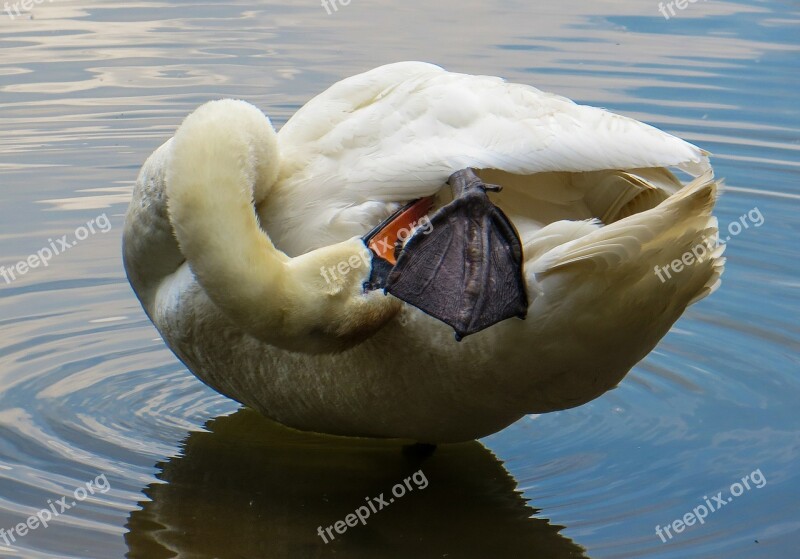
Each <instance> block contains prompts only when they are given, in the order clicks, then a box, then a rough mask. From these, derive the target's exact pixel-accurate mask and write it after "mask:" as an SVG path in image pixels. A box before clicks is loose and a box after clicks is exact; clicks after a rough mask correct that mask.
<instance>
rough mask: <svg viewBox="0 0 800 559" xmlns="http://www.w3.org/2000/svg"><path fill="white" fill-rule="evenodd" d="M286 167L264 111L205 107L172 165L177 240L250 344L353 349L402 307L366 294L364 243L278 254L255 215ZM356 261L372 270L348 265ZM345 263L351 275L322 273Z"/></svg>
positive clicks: (192, 119) (225, 104)
mask: <svg viewBox="0 0 800 559" xmlns="http://www.w3.org/2000/svg"><path fill="white" fill-rule="evenodd" d="M279 168H280V150H279V146H278V138H277V135H276V133H275V130H274V128H273V127H272V125H271V123H270V121H269V119H268V118H267V117H266V116H264V114H263V113H261V111H259V110H258V109H257V108H256V107H254V106H252V105H250V104H248V103H245V102H243V101H234V100H229V99H226V100H221V101H212V102H210V103H206V104H205V105H203V106H201V107H200V108H198V109H197V110H196V111H194V112H193V113H192V114H191V115H189V116H188V117H187V118H186V120H185V121H184V122H183V124H182V125H181V126H180V128H179V129H178V131H177V133H176V134H175V137H174V140H173V142H172V146H171V154H170V157H169V163H168V165H167V171H166V185H167V197H168V206H169V215H170V220H171V223H172V226H173V229H174V232H175V236H176V238H177V240H178V243H179V245H180V249H181V252H182V253H183V255H184V256H185V257H186V260H187V261H188V262H189V266H190V267H191V269H192V271H193V272H194V274H195V276H196V277H197V280H198V282H199V283H200V285H201V286H202V287H203V289H204V290H205V292H206V293H207V294H208V296H209V298H210V299H211V300H212V301H213V302H214V303H215V304H216V305H217V307H219V309H220V310H221V311H222V312H223V313H224V314H225V315H226V316H227V317H228V318H229V319H230V320H232V321H233V322H234V323H235V324H237V325H238V326H239V327H240V328H242V329H243V330H245V331H246V332H248V333H249V334H251V335H252V336H254V337H256V338H258V339H260V340H263V341H264V342H267V343H270V344H273V345H276V346H279V347H283V348H286V349H291V350H296V351H304V352H319V351H337V350H343V349H346V348H348V347H351V346H352V345H353V344H355V343H358V342H359V341H361V340H363V339H364V338H366V337H368V336H370V335H371V334H372V333H374V332H376V331H377V330H378V329H380V327H381V326H383V325H384V324H385V323H386V322H388V321H389V320H391V319H392V318H393V317H394V316H395V314H396V313H397V312H398V311H399V309H400V306H401V303H400V302H399V301H397V300H396V299H393V298H391V297H385V296H384V295H383V294H382V293H376V292H366V291H365V290H364V287H363V285H364V282H365V281H366V280H367V279H368V276H369V273H370V266H371V263H369V262H367V261H366V259H365V254H369V253H366V252H365V251H366V248H365V246H364V243H363V242H362V241H361V239H358V238H354V239H350V240H348V241H345V242H342V243H338V244H335V245H331V246H328V247H323V248H320V249H317V250H315V251H312V252H309V253H307V254H304V255H302V256H299V257H296V258H289V257H288V256H287V255H286V254H284V253H283V252H281V251H280V250H278V249H277V248H276V247H275V245H274V244H273V243H272V241H271V240H270V238H269V236H268V235H267V233H266V232H265V231H264V229H263V228H262V227H261V225H260V223H259V221H258V217H257V215H256V211H255V206H256V205H257V204H259V203H260V202H262V201H263V200H265V199H266V198H267V197H268V196H269V194H270V191H271V190H272V187H273V186H274V184H275V182H276V180H277V176H278V171H279ZM366 258H367V259H369V258H371V257H369V256H367V257H366ZM356 260H358V261H361V262H364V265H363V266H359V267H355V266H351V265H350V264H349V263H350V262H351V261H352V262H356ZM343 262H344V263H348V273H347V274H337V275H336V277H333V278H331V277H330V276H329V277H326V275H325V274H324V273H322V271H324V270H330V269H333V270H336V269H339V268H340V267H341V263H343Z"/></svg>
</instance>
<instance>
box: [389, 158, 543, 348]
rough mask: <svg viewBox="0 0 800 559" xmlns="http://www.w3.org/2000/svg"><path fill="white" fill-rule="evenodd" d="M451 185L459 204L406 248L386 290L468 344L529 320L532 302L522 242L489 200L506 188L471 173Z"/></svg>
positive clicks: (457, 176) (437, 215) (437, 217)
mask: <svg viewBox="0 0 800 559" xmlns="http://www.w3.org/2000/svg"><path fill="white" fill-rule="evenodd" d="M448 182H449V184H450V186H451V187H452V188H453V195H454V199H453V201H452V202H451V203H449V204H447V205H446V206H444V207H443V208H441V209H439V210H438V211H437V212H436V213H435V214H434V215H433V216H432V217H431V220H430V221H431V227H430V228H427V230H426V231H425V232H424V233H423V232H421V231H417V232H416V233H415V234H414V235H413V236H412V237H411V238H410V239H409V240H408V241H407V242H406V244H405V246H404V247H403V248H402V250H401V251H400V254H399V256H398V258H397V264H396V265H395V266H394V267H393V268H392V269H391V271H390V272H389V274H388V277H387V278H386V286H385V289H386V291H387V292H389V293H391V294H392V295H394V296H395V297H397V298H398V299H402V300H403V301H406V302H407V303H409V304H411V305H414V306H415V307H417V308H419V309H421V310H423V311H425V312H426V313H428V314H429V315H431V316H433V317H435V318H438V319H439V320H441V321H442V322H445V323H446V324H449V325H450V326H452V327H453V329H454V330H455V333H456V339H457V340H461V339H462V338H463V337H464V336H468V335H470V334H474V333H475V332H479V331H481V330H483V329H484V328H488V327H489V326H492V325H493V324H496V323H497V322H500V321H501V320H505V319H507V318H511V317H515V316H516V317H520V318H524V317H525V314H526V312H527V309H528V297H527V292H526V289H525V281H524V278H523V274H522V245H521V243H520V240H519V236H518V235H517V232H516V229H514V226H513V225H512V224H511V222H510V221H509V219H508V218H507V217H506V215H505V214H504V213H503V212H502V211H501V210H500V208H498V207H497V206H495V205H494V204H492V202H491V201H490V200H489V197H488V195H487V194H486V191H487V190H493V191H497V190H500V187H498V186H494V185H486V184H484V183H483V181H481V180H480V178H478V176H477V175H476V174H475V173H474V172H473V171H472V170H471V169H464V170H461V171H457V172H456V173H454V174H453V175H452V176H451V177H450V179H449V181H448Z"/></svg>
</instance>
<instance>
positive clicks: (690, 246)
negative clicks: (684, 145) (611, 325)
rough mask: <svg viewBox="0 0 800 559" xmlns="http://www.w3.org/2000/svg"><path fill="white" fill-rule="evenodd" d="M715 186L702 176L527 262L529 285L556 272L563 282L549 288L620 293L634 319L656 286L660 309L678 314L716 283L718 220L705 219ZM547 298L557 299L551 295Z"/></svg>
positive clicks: (720, 264)
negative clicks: (673, 268)
mask: <svg viewBox="0 0 800 559" xmlns="http://www.w3.org/2000/svg"><path fill="white" fill-rule="evenodd" d="M718 187H719V183H718V182H716V181H714V179H713V176H712V174H711V173H710V172H708V173H704V174H703V175H701V176H699V177H697V178H696V179H694V180H693V181H692V182H690V183H689V184H688V185H686V187H684V188H683V189H682V190H681V191H680V192H679V193H677V194H675V195H674V196H671V197H670V198H668V199H667V200H665V201H664V202H662V203H661V204H659V205H658V206H656V207H655V208H652V209H649V210H646V211H643V212H641V213H637V214H634V215H632V216H629V217H628V218H626V219H624V220H622V221H617V222H615V223H612V224H610V225H607V226H605V227H599V228H597V229H595V230H593V231H591V232H589V233H588V234H585V235H584V236H582V237H580V238H577V239H575V240H573V241H569V242H566V243H563V244H559V245H557V246H555V247H554V248H553V249H552V250H550V251H548V252H546V253H545V254H543V255H541V256H539V257H537V258H535V259H534V260H532V261H531V260H528V262H527V263H526V273H527V274H528V281H529V283H530V284H531V285H536V284H539V283H540V282H546V281H547V278H548V277H551V276H559V274H560V275H561V277H562V278H567V279H566V280H564V281H563V282H561V281H559V280H556V282H555V285H558V284H559V283H560V285H561V287H562V288H563V289H565V290H567V291H569V290H575V289H591V290H594V291H595V293H596V294H603V293H617V292H624V293H625V294H626V297H627V299H628V301H629V302H630V303H631V304H632V308H631V309H630V311H631V313H632V314H635V310H634V309H635V305H636V303H637V301H638V298H639V297H640V296H641V299H642V300H644V299H646V297H647V294H649V293H651V290H653V289H656V288H657V289H658V290H659V292H661V293H663V294H664V295H663V301H664V302H665V304H669V305H675V306H676V307H675V308H679V313H678V314H680V312H683V308H684V307H685V306H686V305H687V304H691V303H694V302H696V301H698V300H700V299H702V298H703V297H705V296H706V295H709V294H710V293H712V292H713V291H715V290H716V289H717V287H719V285H720V276H721V275H722V272H723V269H724V264H725V259H724V258H723V257H722V253H723V252H724V249H725V245H724V244H718V243H717V240H718V229H717V220H716V218H715V217H713V216H711V210H712V209H713V207H714V202H715V200H716V197H717V192H718ZM673 262H679V263H680V264H679V267H678V268H677V269H678V270H679V272H676V273H679V275H678V276H677V278H676V277H675V276H673V274H672V273H670V271H669V268H670V265H671V263H673ZM569 278H572V279H569ZM598 282H599V283H602V284H603V285H601V286H599V285H597V283H598ZM621 285H624V286H625V289H620V286H621ZM551 289H552V286H551ZM548 296H551V297H552V298H553V299H555V300H557V299H558V294H557V293H555V292H553V291H551V292H550V293H549V294H548ZM598 296H599V295H598ZM614 312H619V309H617V308H616V307H615V311H614ZM676 318H677V315H676Z"/></svg>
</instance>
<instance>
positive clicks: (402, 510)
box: [126, 409, 586, 559]
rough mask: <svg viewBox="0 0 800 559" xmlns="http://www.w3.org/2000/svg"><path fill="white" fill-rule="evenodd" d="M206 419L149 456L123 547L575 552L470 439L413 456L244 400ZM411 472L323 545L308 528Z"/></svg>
mask: <svg viewBox="0 0 800 559" xmlns="http://www.w3.org/2000/svg"><path fill="white" fill-rule="evenodd" d="M207 428H208V429H209V432H195V433H192V434H191V435H189V437H188V439H187V440H186V442H185V449H184V453H183V455H182V456H179V457H176V458H172V459H170V460H169V461H167V462H165V463H160V464H159V467H160V469H161V470H162V471H161V474H160V475H159V476H158V477H159V478H160V479H161V481H162V482H157V483H154V484H151V485H150V486H148V487H147V489H145V494H146V495H147V497H148V498H149V499H150V500H149V501H145V502H142V503H140V506H141V507H142V509H141V510H136V511H134V512H133V513H131V516H130V518H129V521H128V525H127V528H128V529H129V530H130V532H129V533H128V534H127V535H126V541H127V544H128V548H129V553H128V555H127V557H130V558H132V559H138V558H143V559H145V558H146V559H159V558H167V557H181V558H193V559H195V558H197V559H200V558H204V557H207V558H219V559H227V558H234V557H235V558H244V557H248V558H250V557H258V558H259V559H262V558H263V559H268V558H277V557H328V556H333V555H335V556H339V557H369V558H374V557H403V558H407V557H448V558H451V559H455V558H459V557H476V558H477V557H480V558H484V557H507V558H515V557H547V558H548V559H560V558H566V557H571V558H572V557H586V555H584V552H583V549H582V548H581V547H580V546H578V545H577V544H575V543H574V542H572V541H571V540H570V539H568V538H566V537H564V536H562V535H560V534H559V531H560V530H561V529H562V527H560V526H553V525H551V524H550V523H549V522H548V521H547V520H544V519H540V518H531V516H532V515H533V514H535V513H536V512H537V511H536V510H535V509H533V508H531V507H530V506H529V505H528V504H527V503H526V501H525V499H523V498H522V496H521V495H520V494H519V492H518V491H517V489H516V483H515V481H514V480H513V478H512V477H511V476H510V475H509V474H508V472H507V471H506V470H505V468H504V467H503V465H502V462H500V461H499V460H498V459H497V458H496V457H495V456H494V455H493V454H492V453H491V452H490V451H489V450H488V449H486V448H485V447H484V446H482V445H481V444H480V443H478V442H475V441H473V442H469V443H462V444H455V445H444V446H440V447H439V448H438V449H437V450H436V451H435V452H434V453H433V454H432V455H428V456H422V455H416V456H415V455H411V454H409V453H403V452H402V447H401V446H400V445H399V444H398V443H397V442H392V441H380V440H368V439H343V438H336V437H329V436H324V435H317V434H311V433H303V432H298V431H293V430H290V429H288V428H286V427H283V426H281V425H278V424H276V423H273V422H271V421H269V420H267V419H265V418H263V417H262V416H260V415H258V414H256V413H255V412H252V411H249V410H244V409H243V410H239V411H238V412H236V413H234V414H233V415H229V416H225V417H220V418H217V419H214V420H212V421H210V422H209V423H208V424H207ZM419 470H421V471H422V475H420V474H418V475H417V477H416V478H414V480H413V481H410V482H409V486H410V487H412V488H413V489H412V490H409V491H407V492H406V494H405V495H404V496H402V498H396V499H395V500H394V502H393V503H390V504H388V506H387V507H386V508H384V509H383V510H378V511H377V512H376V513H370V514H371V516H370V517H369V518H367V519H366V524H365V525H362V524H361V523H358V524H356V525H355V526H354V527H348V528H347V531H346V532H345V533H344V534H336V532H335V531H334V532H333V534H334V535H335V536H336V539H335V540H334V541H331V542H329V543H327V544H325V543H323V540H322V538H321V537H320V536H319V535H318V533H317V528H318V527H319V526H322V527H323V529H324V528H325V527H327V526H331V525H333V524H334V523H335V522H336V521H337V520H344V519H345V517H346V516H347V515H348V514H350V513H353V512H354V511H355V509H357V508H358V507H360V506H361V505H364V504H365V502H366V499H367V498H370V499H373V503H374V504H375V506H376V509H377V508H378V507H379V506H380V505H378V504H377V503H375V501H374V499H375V498H377V497H379V496H380V495H381V494H383V496H384V500H385V501H387V502H388V501H389V498H391V497H392V489H393V487H394V486H395V484H397V483H402V482H403V480H404V479H405V478H408V477H409V476H412V475H413V474H414V473H415V472H417V471H419ZM424 480H427V482H428V484H427V486H426V485H425V483H424ZM396 491H397V492H398V493H399V492H400V490H399V489H397V490H396ZM340 528H341V526H340Z"/></svg>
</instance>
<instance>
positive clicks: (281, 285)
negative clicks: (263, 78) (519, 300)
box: [124, 62, 724, 443]
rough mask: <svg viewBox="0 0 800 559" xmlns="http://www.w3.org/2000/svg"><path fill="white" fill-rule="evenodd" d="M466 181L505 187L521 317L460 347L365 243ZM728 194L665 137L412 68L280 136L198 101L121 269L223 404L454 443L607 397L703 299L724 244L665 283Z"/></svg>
mask: <svg viewBox="0 0 800 559" xmlns="http://www.w3.org/2000/svg"><path fill="white" fill-rule="evenodd" d="M468 167H472V168H475V169H477V170H478V171H477V172H478V174H479V175H480V176H481V178H482V179H484V180H486V181H487V182H492V183H496V184H499V185H502V186H503V187H504V190H503V191H502V192H501V193H499V194H492V199H493V200H494V201H495V202H496V203H497V205H498V206H499V207H501V208H502V209H503V210H504V211H505V213H506V215H507V216H508V217H509V218H510V220H511V222H513V224H514V225H515V226H516V228H517V230H518V232H519V236H520V238H521V241H522V246H523V260H524V279H525V283H526V287H527V298H528V305H529V306H528V312H527V318H526V319H525V320H519V319H516V318H512V319H509V320H504V321H502V322H499V323H497V324H495V325H494V326H491V327H489V328H487V329H485V330H483V331H481V332H479V333H477V334H474V335H472V336H470V337H468V338H466V339H465V340H464V341H462V342H457V341H455V339H454V337H453V331H452V329H451V328H449V327H448V326H447V325H446V324H444V323H442V322H440V321H439V320H436V319H434V318H432V317H431V316H429V315H427V314H425V313H423V312H421V311H420V310H418V309H417V308H415V307H413V306H411V305H409V304H406V303H403V302H401V301H400V300H398V299H396V298H394V297H392V296H391V295H384V293H383V291H381V290H375V291H365V289H364V283H365V282H366V281H367V279H368V278H369V276H370V271H371V264H374V263H375V257H374V255H373V256H368V257H366V259H365V257H364V255H365V254H366V252H365V246H364V242H363V241H362V240H361V238H362V236H364V235H365V234H366V233H367V232H368V231H370V230H371V229H372V228H373V227H375V226H376V225H377V224H379V223H380V222H381V221H382V220H384V219H386V218H387V217H388V216H390V215H391V214H392V213H393V212H394V211H395V210H397V209H398V207H400V206H401V205H403V204H405V203H407V202H408V201H411V200H414V199H417V198H420V197H427V196H436V199H435V205H436V206H442V205H444V204H446V203H447V202H448V201H449V200H450V198H449V196H450V195H449V189H448V188H444V187H445V186H446V182H447V181H448V178H449V177H450V176H451V174H452V173H454V172H455V171H458V170H460V169H464V168H468ZM667 167H677V168H679V169H682V170H684V171H686V172H688V173H690V174H692V175H694V176H696V177H697V178H695V179H694V180H692V181H691V182H689V184H687V185H683V184H682V183H681V182H680V181H679V180H678V179H676V178H675V176H674V175H673V174H672V173H670V172H669V171H667V169H666V168H667ZM716 192H717V184H716V183H715V181H714V180H713V178H712V173H711V169H710V166H709V164H708V160H707V154H706V153H705V152H703V151H702V150H700V149H698V148H697V147H695V146H693V145H691V144H688V143H686V142H684V141H682V140H680V139H678V138H675V137H673V136H671V135H669V134H666V133H664V132H661V131H659V130H657V129H655V128H652V127H650V126H647V125H645V124H642V123H640V122H637V121H635V120H632V119H629V118H625V117H621V116H618V115H614V114H612V113H609V112H606V111H604V110H601V109H597V108H592V107H586V106H581V105H576V104H574V103H573V102H571V101H569V100H568V99H565V98H563V97H558V96H555V95H552V94H548V93H543V92H541V91H539V90H537V89H534V88H532V87H529V86H525V85H516V84H509V83H506V82H504V81H502V80H501V79H499V78H493V77H484V76H469V75H462V74H454V73H449V72H446V71H444V70H443V69H441V68H439V67H437V66H433V65H430V64H424V63H419V62H403V63H398V64H391V65H387V66H382V67H379V68H376V69H374V70H372V71H369V72H367V73H364V74H361V75H357V76H354V77H351V78H348V79H345V80H343V81H341V82H339V83H337V84H335V85H334V86H332V87H331V88H330V89H328V90H327V91H325V92H324V93H322V94H321V95H319V96H317V97H316V98H314V99H313V100H311V101H310V102H309V103H308V104H307V105H305V106H304V107H303V108H302V109H300V110H299V111H298V112H297V113H296V114H295V115H294V117H292V118H291V120H289V122H287V123H286V125H285V126H284V127H283V128H282V129H281V131H280V132H279V133H277V134H276V133H275V132H274V130H273V128H272V126H271V124H270V122H269V120H268V119H267V118H266V117H265V116H264V115H263V114H262V113H261V112H260V111H259V110H258V109H256V108H255V107H253V106H251V105H249V104H247V103H244V102H241V101H233V100H222V101H215V102H211V103H207V104H205V105H203V106H201V107H200V108H199V109H197V110H196V111H195V112H194V113H192V114H191V115H190V116H189V117H187V118H186V120H185V121H184V122H183V124H182V125H181V126H180V128H179V129H178V131H177V133H176V134H175V137H174V138H172V139H171V140H169V141H168V142H166V143H165V144H164V145H162V146H161V147H160V148H159V149H158V150H157V151H156V152H155V153H154V154H153V155H152V156H151V157H150V158H149V159H148V160H147V162H146V163H145V165H144V167H143V169H142V171H141V174H140V176H139V179H138V181H137V184H136V188H135V190H134V196H133V199H132V202H131V205H130V209H129V211H128V216H127V220H126V224H125V232H124V260H125V267H126V271H127V273H128V277H129V280H130V283H131V285H132V286H133V288H134V290H135V292H136V294H137V296H138V297H139V299H140V301H141V303H142V305H143V307H144V309H145V311H146V312H147V314H148V316H149V317H150V319H151V320H152V321H153V323H154V324H155V325H156V327H157V328H158V330H159V331H160V332H161V334H162V336H163V338H164V340H165V341H166V342H167V344H168V345H169V347H170V348H171V349H172V350H173V351H174V352H175V354H176V355H177V356H178V357H179V358H180V359H181V360H182V361H183V362H184V363H185V364H186V365H187V366H188V367H189V369H191V370H192V371H193V372H194V374H195V375H197V376H198V377H199V378H200V379H201V380H202V381H203V382H205V383H206V384H208V385H209V386H211V387H212V388H214V389H215V390H217V391H219V392H221V393H222V394H225V395H227V396H229V397H231V398H233V399H235V400H238V401H239V402H242V403H243V404H246V405H248V406H250V407H252V408H255V409H256V410H259V411H261V412H262V413H264V414H266V415H267V416H269V417H271V418H273V419H275V420H277V421H279V422H281V423H284V424H286V425H289V426H291V427H295V428H299V429H304V430H311V431H318V432H324V433H332V434H341V435H361V436H376V437H401V438H409V439H413V440H416V441H421V442H428V443H439V442H454V441H463V440H467V439H472V438H476V437H481V436H484V435H487V434H490V433H492V432H495V431H497V430H499V429H502V428H503V427H505V426H507V425H509V424H510V423H512V422H513V421H515V420H517V419H519V418H520V417H521V416H523V415H524V414H527V413H543V412H548V411H553V410H561V409H565V408H569V407H573V406H577V405H580V404H583V403H585V402H587V401H589V400H592V399H593V398H596V397H598V396H600V395H601V394H603V393H604V392H606V391H607V390H609V389H610V388H612V387H614V386H615V385H616V384H617V383H618V382H619V381H620V380H621V379H622V378H623V377H624V376H625V374H626V373H627V372H628V371H629V370H630V369H631V367H632V366H633V365H634V364H636V363H637V362H638V361H639V360H641V359H642V358H643V357H644V356H645V355H647V353H648V352H649V351H650V350H652V349H653V347H654V346H655V345H656V343H657V342H658V341H659V340H660V339H661V337H662V336H664V335H665V334H666V333H667V331H668V330H669V328H670V326H671V325H672V324H673V323H674V322H675V321H676V320H677V319H678V317H680V315H681V314H682V313H683V311H684V309H685V308H686V307H687V306H688V305H689V304H691V303H693V302H695V301H697V300H698V299H700V298H702V297H704V296H705V295H707V294H709V293H710V292H711V291H713V290H714V289H715V288H716V287H717V286H718V285H719V276H720V274H721V273H722V267H723V261H724V259H723V258H722V257H721V248H719V249H714V250H712V251H703V252H706V253H710V254H707V255H706V256H705V257H704V258H698V259H696V261H693V262H692V264H691V265H685V266H683V269H682V270H681V271H680V273H676V272H674V271H673V272H671V274H670V275H671V277H670V278H668V279H665V281H662V279H660V277H659V276H661V278H664V277H665V276H664V275H663V274H657V273H655V271H656V269H657V267H661V266H669V265H670V263H671V262H673V261H674V260H677V259H681V258H682V256H683V255H685V254H687V253H689V254H691V250H692V249H693V248H695V247H696V246H697V245H699V244H701V243H704V242H705V240H706V239H708V238H710V237H711V236H713V235H714V233H715V232H716V220H715V219H714V218H713V217H711V210H712V208H713V205H714V202H715V199H716ZM370 258H372V259H373V261H372V262H371V261H370ZM690 260H691V259H690ZM342 263H345V265H344V266H342ZM325 270H329V271H331V272H333V273H332V274H325V273H321V271H322V272H324V271H325ZM326 276H327V277H326ZM456 287H457V286H454V289H455V288H456Z"/></svg>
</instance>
